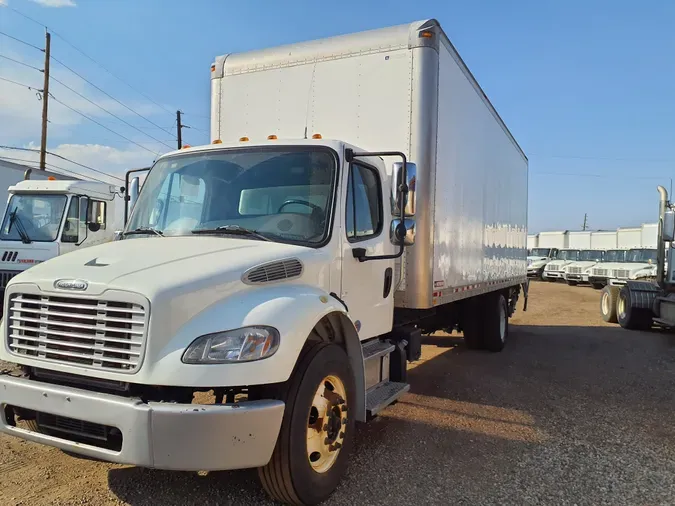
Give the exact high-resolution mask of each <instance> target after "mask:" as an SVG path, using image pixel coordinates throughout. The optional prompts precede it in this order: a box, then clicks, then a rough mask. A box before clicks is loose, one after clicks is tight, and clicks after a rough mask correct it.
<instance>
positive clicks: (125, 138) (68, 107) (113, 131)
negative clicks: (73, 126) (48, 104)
mask: <svg viewBox="0 0 675 506" xmlns="http://www.w3.org/2000/svg"><path fill="white" fill-rule="evenodd" d="M51 97H52V99H54V100H56V101H57V102H58V103H59V104H61V105H62V106H63V107H65V108H67V109H70V110H71V111H73V112H74V113H76V114H79V115H80V116H82V117H83V118H85V119H88V120H89V121H91V122H92V123H96V124H97V125H98V126H100V127H101V128H105V129H106V130H107V131H108V132H111V133H113V134H115V135H117V136H119V137H121V138H122V139H124V140H125V141H127V142H130V143H132V144H135V145H136V146H138V147H139V148H141V149H144V150H146V151H148V152H149V153H152V154H153V155H155V156H156V155H158V154H159V152H158V151H152V150H151V149H149V148H146V147H145V146H143V145H142V144H139V143H138V142H136V141H132V140H131V139H129V138H128V137H125V136H124V135H122V134H121V133H119V132H115V130H113V129H111V128H108V127H107V126H105V125H104V124H103V123H100V122H98V121H96V120H95V119H93V118H90V117H89V116H87V115H86V114H84V113H83V112H80V111H78V110H77V109H74V108H72V107H70V106H69V105H68V104H64V103H63V102H62V101H61V100H59V99H58V98H56V97H55V96H54V95H51Z"/></svg>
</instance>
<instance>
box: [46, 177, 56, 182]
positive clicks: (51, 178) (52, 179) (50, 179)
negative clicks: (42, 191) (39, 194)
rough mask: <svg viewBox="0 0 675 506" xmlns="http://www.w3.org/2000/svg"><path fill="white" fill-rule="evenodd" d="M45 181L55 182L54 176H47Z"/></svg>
mask: <svg viewBox="0 0 675 506" xmlns="http://www.w3.org/2000/svg"><path fill="white" fill-rule="evenodd" d="M47 181H56V178H55V177H54V176H49V177H48V178H47Z"/></svg>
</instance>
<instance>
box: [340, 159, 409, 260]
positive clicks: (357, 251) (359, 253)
mask: <svg viewBox="0 0 675 506" xmlns="http://www.w3.org/2000/svg"><path fill="white" fill-rule="evenodd" d="M366 156H380V157H381V156H398V157H400V158H401V159H402V160H403V170H402V172H401V181H402V182H401V185H400V186H399V193H400V196H401V197H402V198H401V204H404V202H405V200H404V199H405V197H406V196H407V195H408V191H409V188H408V183H407V181H408V159H407V158H406V156H405V153H403V152H401V151H361V152H355V151H354V150H353V149H351V148H347V149H346V150H345V159H346V160H347V162H348V163H352V162H353V161H354V159H355V158H360V157H366ZM394 177H396V174H394ZM400 207H401V209H400V211H401V213H400V214H401V216H400V218H401V226H400V227H398V230H397V235H399V236H401V237H400V241H401V245H400V247H399V250H398V252H397V253H394V254H393V255H377V256H368V255H366V249H365V248H354V249H353V250H352V254H353V255H354V258H356V259H357V260H358V261H359V262H367V261H368V260H392V259H396V258H401V257H402V256H403V251H404V250H405V205H401V206H400ZM401 228H402V229H403V235H401Z"/></svg>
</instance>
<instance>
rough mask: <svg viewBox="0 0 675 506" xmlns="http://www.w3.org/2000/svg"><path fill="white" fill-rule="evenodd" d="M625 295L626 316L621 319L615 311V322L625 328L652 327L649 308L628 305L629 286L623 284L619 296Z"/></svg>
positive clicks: (651, 315) (651, 316)
mask: <svg viewBox="0 0 675 506" xmlns="http://www.w3.org/2000/svg"><path fill="white" fill-rule="evenodd" d="M622 295H623V296H624V297H627V299H628V300H627V301H626V314H627V317H626V318H624V319H623V320H622V319H621V315H619V314H618V313H617V322H618V323H619V325H621V327H622V328H624V329H627V330H649V329H650V328H651V327H652V318H653V313H652V311H651V310H649V309H642V308H634V307H632V306H631V305H630V288H629V287H628V286H624V287H623V288H622V289H621V292H620V293H619V297H621V296H622Z"/></svg>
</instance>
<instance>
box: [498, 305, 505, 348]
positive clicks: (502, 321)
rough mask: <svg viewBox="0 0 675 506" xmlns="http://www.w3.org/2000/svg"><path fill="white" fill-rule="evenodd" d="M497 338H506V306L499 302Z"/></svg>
mask: <svg viewBox="0 0 675 506" xmlns="http://www.w3.org/2000/svg"><path fill="white" fill-rule="evenodd" d="M499 338H500V339H501V340H502V342H504V340H505V339H506V308H505V307H504V304H499Z"/></svg>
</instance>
